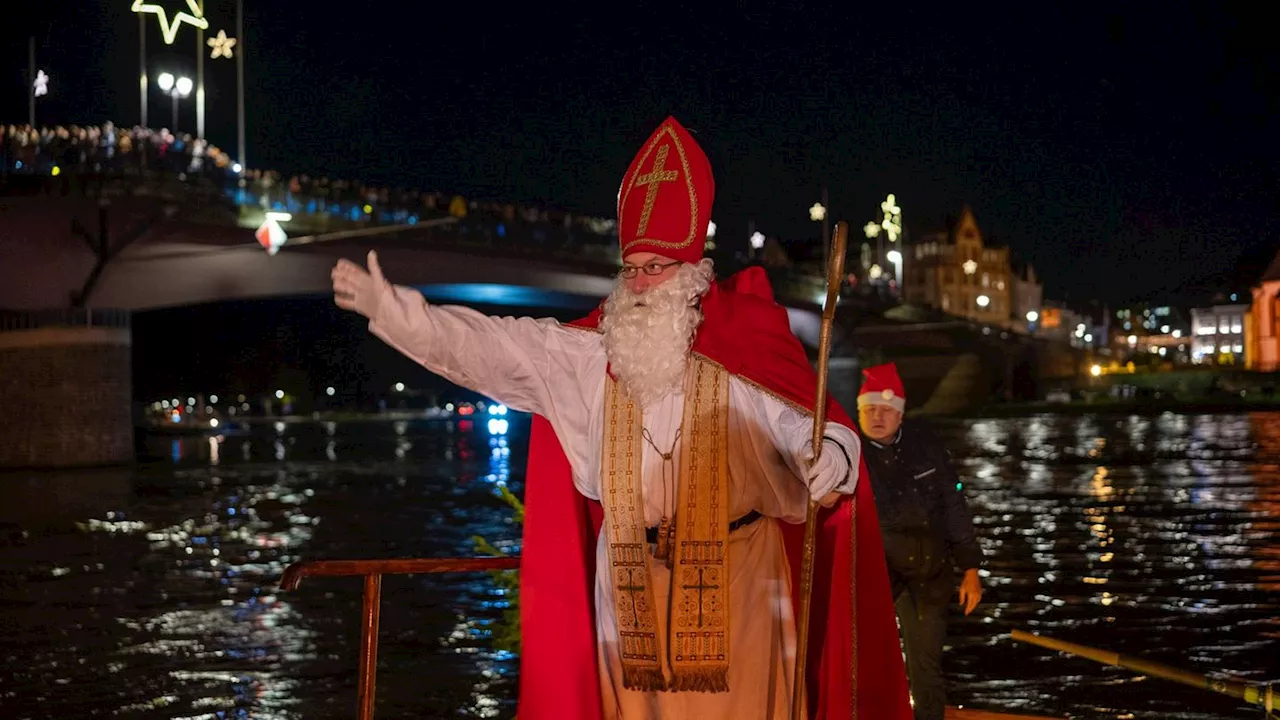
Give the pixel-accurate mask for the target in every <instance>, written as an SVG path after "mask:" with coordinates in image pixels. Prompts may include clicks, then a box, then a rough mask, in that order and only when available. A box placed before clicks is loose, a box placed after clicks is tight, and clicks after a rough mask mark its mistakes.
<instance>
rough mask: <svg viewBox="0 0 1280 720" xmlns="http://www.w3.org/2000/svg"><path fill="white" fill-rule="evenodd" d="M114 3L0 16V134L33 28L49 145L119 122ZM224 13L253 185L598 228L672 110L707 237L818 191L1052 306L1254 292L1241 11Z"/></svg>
mask: <svg viewBox="0 0 1280 720" xmlns="http://www.w3.org/2000/svg"><path fill="white" fill-rule="evenodd" d="M156 1H157V2H160V3H162V4H165V5H166V6H168V7H170V8H172V9H174V10H177V9H179V8H181V7H183V6H184V5H185V3H184V2H183V0H156ZM129 4H130V1H129V0H109V1H107V0H104V1H103V2H98V3H94V2H76V3H69V2H68V3H60V2H43V3H24V4H23V5H24V7H22V8H11V7H8V6H6V8H5V10H4V22H3V23H0V24H2V25H3V29H0V34H2V35H0V37H2V39H3V44H0V52H2V53H3V54H0V80H2V82H3V85H0V88H7V89H3V90H0V118H4V119H5V120H8V121H22V120H23V119H24V118H25V117H26V110H25V91H24V90H23V86H22V77H23V75H22V73H23V72H24V69H25V64H26V63H25V55H26V47H25V42H24V39H25V37H26V36H27V35H30V34H35V35H36V36H37V38H38V43H39V62H38V65H39V66H40V67H41V68H42V69H46V70H47V72H49V73H50V75H51V76H52V77H53V78H54V80H53V84H52V96H51V97H49V98H45V99H42V100H41V105H40V118H41V119H42V120H43V121H45V122H97V121H101V120H105V119H108V118H110V119H114V120H116V121H117V122H123V123H135V122H137V120H138V99H137V79H136V78H137V73H138V60H137V21H136V19H135V18H134V17H133V16H132V15H131V14H130V13H129ZM245 5H246V6H247V8H246V15H247V19H246V24H247V26H248V30H247V34H248V37H247V38H246V41H247V49H248V55H247V58H248V61H247V86H248V87H247V101H248V115H249V120H248V137H249V161H250V165H251V166H258V167H271V168H276V169H279V170H281V171H284V172H286V173H288V172H304V171H305V172H311V173H326V174H329V175H330V176H334V177H337V176H345V177H351V178H360V179H365V180H367V181H373V182H385V183H389V184H393V185H405V186H417V187H421V188H423V189H438V190H443V191H458V192H463V193H468V194H472V195H477V196H486V197H491V198H502V199H512V200H518V201H519V200H526V201H538V202H544V203H547V204H552V205H556V206H559V207H564V208H568V209H571V210H576V211H580V212H588V213H594V214H601V215H611V214H612V212H613V203H614V199H615V196H616V192H617V188H618V183H619V181H620V179H621V176H622V173H623V172H624V171H625V169H626V166H627V163H628V161H629V160H630V159H631V157H632V155H633V153H634V152H635V151H636V149H637V148H638V147H639V144H640V143H641V142H642V141H643V140H644V138H645V137H646V136H647V135H648V134H649V132H651V131H652V129H653V128H654V127H655V126H656V125H657V123H658V122H660V121H661V120H662V119H663V118H664V117H665V116H666V115H667V114H674V115H676V116H677V117H678V118H679V119H680V120H681V121H682V122H683V123H684V124H685V125H686V126H687V127H689V128H691V129H692V130H694V131H695V132H696V133H697V135H698V138H699V141H700V142H701V143H702V144H703V146H704V147H705V148H706V150H707V152H708V154H709V155H710V157H711V159H712V162H713V164H714V167H715V171H716V175H717V180H718V193H717V201H716V205H715V209H714V213H713V219H714V220H715V221H716V222H717V223H718V225H719V226H720V229H721V239H722V242H724V241H726V240H727V239H728V238H741V242H744V243H745V238H746V227H747V222H748V220H749V219H754V220H755V221H756V224H757V226H758V227H759V228H760V229H762V230H764V231H765V232H766V233H767V234H773V235H780V236H782V237H784V238H788V239H793V240H797V239H803V238H806V237H816V235H817V230H816V226H815V225H814V224H813V223H811V222H809V220H808V215H807V212H806V209H807V208H808V206H809V205H810V204H812V203H813V202H814V201H815V200H816V199H817V198H818V197H819V193H820V189H821V187H822V186H823V185H826V186H827V187H828V188H829V191H830V197H831V205H832V211H833V215H834V217H836V218H838V219H847V220H849V221H850V222H851V223H852V224H853V226H854V227H855V228H859V227H861V226H862V225H863V224H865V223H866V222H867V221H868V220H871V219H873V218H874V217H875V214H876V213H877V212H878V206H879V202H880V201H881V199H883V197H884V196H885V194H886V193H889V192H893V193H896V195H897V198H898V201H899V204H900V205H901V207H902V208H903V216H904V220H905V223H906V225H907V228H908V231H909V232H910V233H911V234H914V235H919V234H922V233H927V232H933V231H937V230H940V229H943V228H944V226H945V222H946V218H947V216H948V215H954V214H956V213H958V211H959V210H960V208H961V207H962V205H963V204H965V203H967V204H969V205H970V206H972V208H973V209H974V211H975V213H976V215H977V218H978V221H979V223H980V225H981V227H982V228H983V229H984V231H985V232H986V233H987V235H988V237H989V238H992V239H994V240H995V241H996V242H998V243H1001V244H1006V245H1008V246H1010V247H1011V248H1012V249H1013V251H1014V254H1015V257H1016V258H1018V259H1020V260H1024V261H1030V262H1031V263H1033V264H1034V265H1035V267H1036V268H1037V270H1038V271H1039V273H1040V275H1041V276H1042V278H1043V279H1044V280H1045V281H1046V283H1047V290H1048V295H1049V296H1050V297H1053V298H1057V299H1064V298H1065V299H1068V300H1071V301H1084V300H1088V299H1094V298H1096V299H1101V300H1105V301H1109V302H1111V303H1113V304H1114V303H1119V302H1124V301H1139V300H1145V299H1150V300H1158V301H1173V302H1176V303H1180V304H1190V303H1194V302H1199V301H1200V300H1201V299H1202V298H1204V297H1207V294H1208V293H1211V292H1213V291H1215V290H1222V289H1229V288H1232V287H1236V286H1238V285H1240V284H1247V283H1248V282H1249V281H1251V280H1252V279H1253V278H1254V277H1256V275H1257V274H1258V273H1259V272H1260V271H1261V269H1262V266H1263V265H1265V263H1266V261H1267V260H1269V258H1270V255H1271V254H1272V253H1273V252H1274V250H1275V249H1276V247H1277V242H1276V240H1277V238H1280V212H1278V211H1280V184H1278V183H1277V178H1278V176H1280V172H1278V170H1280V163H1278V161H1280V142H1277V138H1280V120H1278V116H1277V107H1278V106H1280V52H1278V51H1277V50H1276V43H1275V42H1274V37H1273V35H1272V33H1273V28H1274V25H1273V24H1272V22H1271V21H1270V20H1269V19H1268V16H1267V14H1266V11H1265V10H1262V9H1258V10H1252V9H1247V7H1246V4H1245V3H1228V4H1223V5H1215V6H1214V7H1213V8H1212V9H1195V10H1193V9H1188V8H1187V7H1186V6H1187V5H1188V4H1187V3H1123V4H1120V3H1108V4H1101V3H1098V4H1095V3H1087V2H1084V3H1082V2H1073V3H1064V4H1062V5H1060V6H1057V7H1056V8H1049V7H1034V5H1036V4H1032V3H1021V4H1018V5H1010V6H1009V7H1006V8H1001V9H999V10H994V11H991V12H985V13H983V14H960V13H959V12H950V13H940V12H937V11H936V10H934V9H924V8H918V9H912V8H908V7H907V3H888V4H883V5H881V6H879V8H878V9H876V10H874V11H864V10H863V9H857V8H855V6H856V5H859V4H858V3H850V4H841V5H844V6H846V9H842V10H836V11H833V10H830V9H829V8H825V9H814V8H811V7H806V6H804V5H802V4H799V3H793V2H771V3H759V4H748V3H741V2H740V3H733V4H719V5H718V9H715V10H703V9H697V10H693V9H687V8H678V9H676V8H675V6H674V5H673V6H663V5H660V4H648V3H628V4H625V5H619V6H615V5H614V4H611V3H600V4H597V5H593V6H592V7H595V8H597V9H595V10H591V11H583V10H578V9H560V8H556V7H553V6H551V5H541V4H528V3H521V4H511V5H510V6H506V5H504V4H502V3H485V4H483V5H482V6H481V5H476V4H470V3H425V4H418V3H392V2H385V3H378V2H373V3H362V4H357V5H352V4H349V3H347V4H341V5H340V4H333V5H327V4H324V3H317V2H300V1H298V0H270V2H267V1H265V0H246V2H245ZM1113 5H1123V6H1124V7H1123V8H1122V9H1116V8H1115V7H1109V6H1113ZM1166 5H1167V7H1166ZM1257 5H1258V7H1259V8H1261V7H1262V6H1263V4H1257ZM75 6H82V7H80V9H78V10H75V11H71V10H65V9H64V8H71V7H75ZM971 6H972V4H969V3H966V4H963V5H955V4H951V5H949V6H948V7H952V8H956V7H964V8H965V9H966V10H967V9H968V8H969V7H971ZM399 7H404V8H412V9H406V10H403V11H401V12H397V11H396V10H395V9H396V8H399ZM507 7H509V8H510V9H506V8H507ZM233 8H234V3H233V2H232V0H207V3H206V15H207V16H208V17H209V19H210V23H211V25H210V30H211V31H212V32H216V30H217V29H219V28H224V27H225V28H227V29H228V30H230V31H232V32H231V34H234V18H233ZM353 8H356V9H353ZM606 8H607V9H606ZM178 42H179V45H180V46H182V52H181V55H179V54H178V52H177V51H175V50H174V49H173V47H168V48H166V47H163V46H161V44H160V41H159V35H158V32H157V31H156V30H155V24H154V23H153V24H152V36H151V39H150V41H149V45H150V48H151V49H152V51H153V54H152V59H151V74H152V76H153V77H154V76H155V75H157V74H158V73H159V72H161V71H162V70H164V69H177V70H180V71H187V72H193V71H194V46H195V34H194V32H192V30H191V29H190V28H184V29H183V30H182V32H181V34H180V35H179V40H178ZM175 47H176V46H175ZM239 49H240V48H239V47H238V48H237V50H239ZM205 52H207V49H205ZM206 65H207V68H208V80H207V83H208V107H209V120H208V128H209V133H208V134H209V136H210V137H211V139H212V140H213V141H214V142H215V143H220V144H222V145H223V146H224V147H226V148H228V149H231V150H234V139H235V124H234V122H235V115H234V107H235V101H234V99H235V73H234V64H233V63H231V62H228V61H225V60H219V61H206ZM192 108H193V106H192V105H191V104H190V103H188V104H187V108H186V113H185V116H186V117H187V120H186V121H185V122H187V123H188V124H189V125H191V126H193V125H194V110H193V109H192ZM152 116H153V119H154V118H162V119H164V122H165V123H167V118H168V105H167V104H166V103H165V101H164V99H162V98H160V97H158V96H157V97H153V99H152ZM152 124H160V123H156V122H153V123H152Z"/></svg>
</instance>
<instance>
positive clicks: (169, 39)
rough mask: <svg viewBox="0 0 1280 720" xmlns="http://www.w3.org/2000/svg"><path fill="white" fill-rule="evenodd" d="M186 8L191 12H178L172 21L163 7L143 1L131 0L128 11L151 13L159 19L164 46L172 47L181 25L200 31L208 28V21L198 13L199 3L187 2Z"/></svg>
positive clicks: (193, 0)
mask: <svg viewBox="0 0 1280 720" xmlns="http://www.w3.org/2000/svg"><path fill="white" fill-rule="evenodd" d="M187 7H188V8H189V9H190V10H191V12H189V13H186V12H180V13H178V14H176V15H174V16H173V19H172V20H170V19H169V13H168V12H166V11H165V9H164V8H163V7H160V6H159V5H156V4H154V3H149V2H145V0H133V7H131V8H129V9H130V10H132V11H133V12H136V13H151V14H153V15H155V16H156V17H159V18H160V34H161V35H163V36H164V42H165V44H166V45H172V44H173V41H174V40H175V39H176V38H177V37H178V28H180V27H182V23H186V24H188V25H190V26H191V27H195V28H200V29H201V30H207V29H208V28H209V21H208V20H205V19H204V13H202V12H200V3H199V2H197V0H187Z"/></svg>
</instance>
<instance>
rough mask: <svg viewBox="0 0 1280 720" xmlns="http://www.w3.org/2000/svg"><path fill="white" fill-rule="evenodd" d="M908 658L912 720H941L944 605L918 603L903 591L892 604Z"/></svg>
mask: <svg viewBox="0 0 1280 720" xmlns="http://www.w3.org/2000/svg"><path fill="white" fill-rule="evenodd" d="M894 607H895V608H896V609H897V611H898V627H899V628H900V629H901V630H902V644H903V646H904V650H905V652H906V656H907V680H908V681H909V682H910V684H911V699H912V700H913V701H914V702H915V716H916V717H915V720H943V716H944V715H945V714H946V706H947V691H946V687H945V686H944V685H943V682H942V643H943V641H945V640H946V638H947V606H946V605H945V604H942V605H934V604H930V603H919V602H917V601H916V598H915V597H913V596H912V594H911V592H909V591H907V590H903V591H902V592H900V593H898V597H897V599H896V600H895V601H894Z"/></svg>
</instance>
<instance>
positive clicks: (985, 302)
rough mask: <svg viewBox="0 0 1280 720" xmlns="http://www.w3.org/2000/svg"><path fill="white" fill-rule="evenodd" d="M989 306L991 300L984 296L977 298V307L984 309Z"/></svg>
mask: <svg viewBox="0 0 1280 720" xmlns="http://www.w3.org/2000/svg"><path fill="white" fill-rule="evenodd" d="M990 304H991V298H989V297H987V296H986V295H979V296H978V307H980V308H985V307H986V306H988V305H990Z"/></svg>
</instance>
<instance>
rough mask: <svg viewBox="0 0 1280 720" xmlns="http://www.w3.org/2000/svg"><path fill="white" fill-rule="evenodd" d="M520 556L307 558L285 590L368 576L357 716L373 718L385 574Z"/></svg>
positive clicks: (478, 567)
mask: <svg viewBox="0 0 1280 720" xmlns="http://www.w3.org/2000/svg"><path fill="white" fill-rule="evenodd" d="M519 567H520V558H519V557H515V556H508V557H469V558H393V559H386V560H304V561H302V562H297V563H294V564H292V565H290V566H289V567H287V568H285V570H284V576H283V577H281V578H280V589H281V590H297V589H298V586H299V585H300V584H302V581H303V579H304V578H308V577H339V576H352V575H360V576H363V577H364V602H363V606H362V608H361V616H362V622H361V623H360V689H359V695H358V697H357V700H356V717H357V718H359V720H373V703H374V695H375V691H376V689H377V670H378V621H379V618H380V615H381V611H382V576H383V575H426V574H434V573H450V572H494V571H498V570H515V569H518V568H519Z"/></svg>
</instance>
